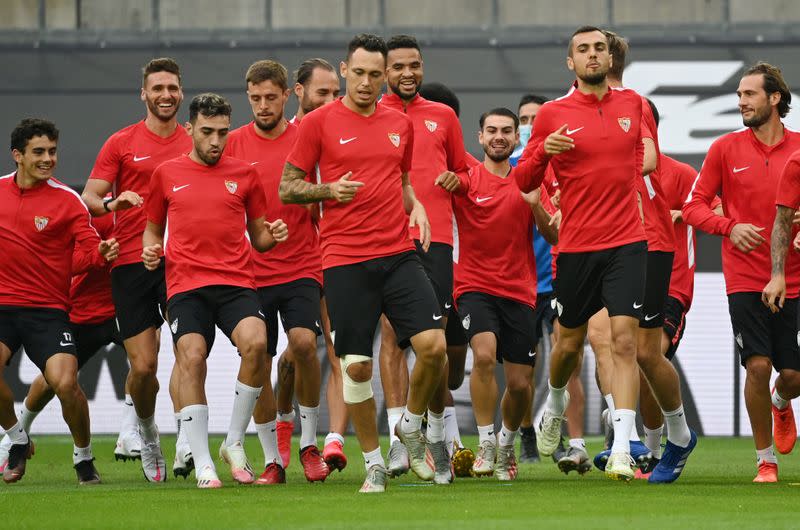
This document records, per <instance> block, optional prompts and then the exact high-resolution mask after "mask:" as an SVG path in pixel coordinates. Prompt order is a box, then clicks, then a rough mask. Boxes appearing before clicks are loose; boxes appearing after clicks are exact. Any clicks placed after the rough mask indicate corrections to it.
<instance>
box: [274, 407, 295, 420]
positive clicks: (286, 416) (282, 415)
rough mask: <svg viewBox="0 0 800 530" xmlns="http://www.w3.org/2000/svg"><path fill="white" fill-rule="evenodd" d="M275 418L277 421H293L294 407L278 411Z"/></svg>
mask: <svg viewBox="0 0 800 530" xmlns="http://www.w3.org/2000/svg"><path fill="white" fill-rule="evenodd" d="M276 419H277V420H278V421H289V422H292V423H294V409H292V410H290V411H289V412H281V411H278V417H277V418H276Z"/></svg>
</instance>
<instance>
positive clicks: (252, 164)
mask: <svg viewBox="0 0 800 530" xmlns="http://www.w3.org/2000/svg"><path fill="white" fill-rule="evenodd" d="M256 164H258V162H250V165H251V166H254V165H256Z"/></svg>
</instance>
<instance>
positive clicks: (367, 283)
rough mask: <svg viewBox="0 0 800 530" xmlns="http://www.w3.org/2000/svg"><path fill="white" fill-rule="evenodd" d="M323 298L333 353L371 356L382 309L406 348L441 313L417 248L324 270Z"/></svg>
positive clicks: (437, 322)
mask: <svg viewBox="0 0 800 530" xmlns="http://www.w3.org/2000/svg"><path fill="white" fill-rule="evenodd" d="M324 283H325V298H326V300H327V301H328V314H329V315H330V318H331V335H332V336H333V341H334V349H335V350H336V355H338V356H340V357H341V356H344V355H365V356H367V357H372V341H373V338H374V335H375V327H376V326H377V324H378V320H379V319H380V316H381V313H383V314H385V315H386V317H387V318H388V319H389V322H390V323H391V324H392V327H393V328H394V331H395V333H396V334H397V344H398V345H399V346H400V347H401V348H407V347H408V346H409V345H410V344H411V337H413V336H414V335H416V334H418V333H421V332H423V331H427V330H429V329H442V324H443V322H442V319H443V317H444V315H443V313H442V310H441V308H440V306H439V303H438V302H437V301H436V294H435V293H434V292H433V287H432V286H431V282H430V280H429V279H428V276H427V275H426V274H425V269H423V267H422V264H421V263H420V259H419V256H418V255H417V253H416V252H415V251H413V250H412V251H408V252H402V253H400V254H394V255H392V256H386V257H383V258H375V259H371V260H367V261H362V262H360V263H353V264H350V265H341V266H338V267H331V268H329V269H325V271H324Z"/></svg>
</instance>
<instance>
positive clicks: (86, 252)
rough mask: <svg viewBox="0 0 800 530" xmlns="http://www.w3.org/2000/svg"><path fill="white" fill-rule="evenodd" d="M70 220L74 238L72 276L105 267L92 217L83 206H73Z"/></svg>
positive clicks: (98, 236)
mask: <svg viewBox="0 0 800 530" xmlns="http://www.w3.org/2000/svg"><path fill="white" fill-rule="evenodd" d="M75 210H76V211H75V214H74V215H73V220H72V233H73V235H74V237H75V247H74V248H73V251H72V274H73V275H75V274H81V273H84V272H87V271H88V270H90V269H93V268H102V267H103V266H105V258H103V256H102V255H101V254H100V252H99V250H98V246H99V245H100V235H99V234H98V233H97V230H95V229H94V226H92V216H91V215H90V214H89V210H87V209H86V207H85V206H83V203H81V204H80V206H78V205H76V206H75Z"/></svg>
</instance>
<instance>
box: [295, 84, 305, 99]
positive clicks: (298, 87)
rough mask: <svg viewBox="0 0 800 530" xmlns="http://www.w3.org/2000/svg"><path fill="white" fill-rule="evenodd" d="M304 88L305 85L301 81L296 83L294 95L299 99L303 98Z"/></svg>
mask: <svg viewBox="0 0 800 530" xmlns="http://www.w3.org/2000/svg"><path fill="white" fill-rule="evenodd" d="M303 88H304V87H303V85H301V84H300V83H295V84H294V95H295V96H296V97H297V99H303Z"/></svg>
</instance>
